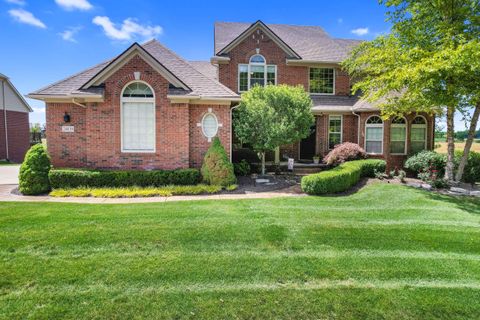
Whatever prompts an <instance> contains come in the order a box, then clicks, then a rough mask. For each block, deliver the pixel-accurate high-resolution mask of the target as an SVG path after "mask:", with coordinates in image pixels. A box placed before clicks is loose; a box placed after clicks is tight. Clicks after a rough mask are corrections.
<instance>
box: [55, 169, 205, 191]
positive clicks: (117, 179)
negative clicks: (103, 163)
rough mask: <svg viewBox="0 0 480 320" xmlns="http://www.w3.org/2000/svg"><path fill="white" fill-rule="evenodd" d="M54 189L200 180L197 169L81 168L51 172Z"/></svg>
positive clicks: (178, 183)
mask: <svg viewBox="0 0 480 320" xmlns="http://www.w3.org/2000/svg"><path fill="white" fill-rule="evenodd" d="M49 179H50V183H51V185H52V188H54V189H57V188H77V187H90V188H95V187H132V186H137V187H160V186H165V185H194V184H197V183H198V182H199V181H200V172H199V171H198V170H197V169H178V170H170V171H167V170H152V171H140V170H81V169H54V170H51V171H50V174H49Z"/></svg>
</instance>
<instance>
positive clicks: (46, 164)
mask: <svg viewBox="0 0 480 320" xmlns="http://www.w3.org/2000/svg"><path fill="white" fill-rule="evenodd" d="M50 168H51V164H50V157H49V156H48V153H47V150H45V147H44V146H43V145H42V144H36V145H34V146H33V147H31V148H30V150H28V152H27V154H26V155H25V159H24V160H23V163H22V165H21V166H20V174H19V190H20V192H21V193H23V194H25V195H36V194H42V193H46V192H48V191H50V182H49V180H48V173H49V171H50Z"/></svg>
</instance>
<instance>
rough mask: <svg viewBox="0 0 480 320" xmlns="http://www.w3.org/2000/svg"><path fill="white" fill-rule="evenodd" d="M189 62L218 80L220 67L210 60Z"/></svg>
mask: <svg viewBox="0 0 480 320" xmlns="http://www.w3.org/2000/svg"><path fill="white" fill-rule="evenodd" d="M188 63H190V65H192V67H194V68H195V69H197V70H198V71H199V72H200V73H203V74H204V75H206V76H207V77H209V78H212V79H215V80H218V68H217V67H216V66H214V65H213V64H211V63H210V61H188Z"/></svg>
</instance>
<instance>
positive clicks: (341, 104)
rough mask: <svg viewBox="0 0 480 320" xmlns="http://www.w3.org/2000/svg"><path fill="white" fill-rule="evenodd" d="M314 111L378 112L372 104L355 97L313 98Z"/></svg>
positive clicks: (320, 96) (324, 96) (323, 96)
mask: <svg viewBox="0 0 480 320" xmlns="http://www.w3.org/2000/svg"><path fill="white" fill-rule="evenodd" d="M311 98H312V102H313V108H312V111H317V112H335V111H337V112H351V111H375V110H378V109H377V108H376V107H375V106H373V105H372V104H371V103H369V102H367V101H365V100H362V99H360V97H359V96H358V95H355V96H333V95H332V96H330V95H318V96H317V95H315V96H312V97H311Z"/></svg>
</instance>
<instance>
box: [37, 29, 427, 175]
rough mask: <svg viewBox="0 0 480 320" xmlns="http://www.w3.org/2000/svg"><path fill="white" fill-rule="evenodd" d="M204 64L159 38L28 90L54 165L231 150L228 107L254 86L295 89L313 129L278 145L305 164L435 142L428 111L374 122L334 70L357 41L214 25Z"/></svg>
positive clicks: (152, 160)
mask: <svg viewBox="0 0 480 320" xmlns="http://www.w3.org/2000/svg"><path fill="white" fill-rule="evenodd" d="M214 33H215V44H214V46H215V48H214V56H213V57H212V58H211V59H210V61H209V62H208V61H190V62H188V61H185V60H184V59H182V58H181V57H179V56H178V55H176V54H175V53H173V52H172V51H170V50H169V49H167V48H165V47H164V46H162V45H161V44H160V43H159V42H158V41H156V40H152V41H149V42H147V43H145V44H143V45H139V44H137V43H135V44H133V45H132V46H131V47H130V48H128V49H127V50H126V51H124V52H123V53H122V54H120V55H119V56H117V57H116V58H114V59H112V60H109V61H106V62H103V63H101V64H99V65H97V66H94V67H92V68H90V69H88V70H85V71H83V72H81V73H78V74H76V75H73V76H71V77H69V78H67V79H65V80H62V81H60V82H57V83H55V84H53V85H50V86H48V87H46V88H43V89H40V90H38V91H36V92H34V93H31V94H30V95H29V96H30V97H31V98H34V99H40V100H43V101H45V102H46V105H47V108H46V113H47V135H48V150H49V153H50V155H51V157H52V161H53V164H54V165H55V166H61V167H65V166H66V167H98V168H123V169H154V168H159V169H172V168H185V167H199V166H200V165H201V162H202V158H203V155H204V153H205V152H206V150H207V148H208V146H209V143H210V141H211V138H212V137H214V136H217V135H218V136H219V137H220V140H221V141H222V144H223V145H224V146H225V149H226V150H227V151H230V153H231V151H232V145H233V143H232V141H233V140H234V137H233V136H232V127H231V116H232V107H234V106H235V105H236V104H238V101H239V100H240V95H241V93H242V92H244V91H247V90H248V89H249V88H250V87H251V86H253V85H255V84H259V85H266V84H289V85H302V86H303V87H304V88H305V90H306V91H307V92H309V93H310V95H311V98H312V101H313V108H312V113H313V114H314V115H315V125H314V126H313V127H312V134H311V135H310V136H309V137H307V138H305V139H303V140H301V141H299V142H298V143H296V144H294V145H290V146H283V147H281V148H280V149H279V150H277V151H276V160H277V161H278V160H281V158H282V157H284V156H289V157H294V158H295V159H297V160H305V161H309V160H311V159H312V157H313V156H314V155H324V154H326V153H327V152H328V151H329V150H330V149H331V148H333V146H334V145H336V144H338V143H341V142H346V141H350V142H354V143H358V144H359V145H361V146H362V147H364V148H365V149H366V151H367V152H368V153H369V154H370V155H371V156H372V157H382V158H385V159H387V160H388V162H389V163H390V165H391V166H392V167H393V166H401V165H402V163H403V161H404V160H405V159H406V157H407V155H408V154H410V153H412V152H415V151H418V150H421V149H431V148H432V147H433V129H434V119H433V117H432V116H427V115H408V116H406V117H402V118H397V119H391V120H385V121H384V120H382V119H381V118H380V117H379V110H378V109H377V108H376V107H375V106H373V105H371V104H369V103H367V102H366V101H363V100H361V98H360V97H358V96H352V95H351V94H350V87H351V83H350V78H349V76H348V74H346V73H345V72H344V71H342V69H341V67H340V63H341V61H343V60H344V59H345V58H346V56H347V55H348V53H349V51H350V50H351V49H352V48H353V47H354V46H355V45H357V44H358V43H359V42H358V41H357V40H348V39H335V38H332V37H330V36H329V35H328V34H326V33H325V32H324V31H323V30H322V29H321V28H320V27H310V26H308V27H307V26H292V25H273V24H272V25H270V24H269V25H266V24H264V23H263V22H261V21H257V22H255V23H253V24H247V23H225V22H220V23H216V24H215V32H214Z"/></svg>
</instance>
